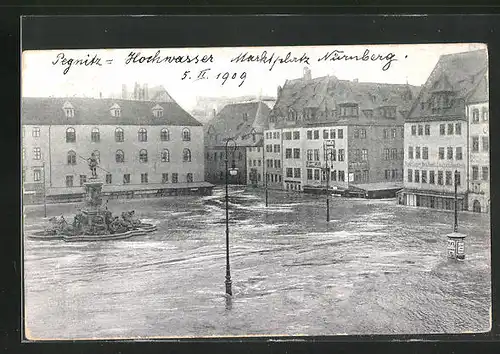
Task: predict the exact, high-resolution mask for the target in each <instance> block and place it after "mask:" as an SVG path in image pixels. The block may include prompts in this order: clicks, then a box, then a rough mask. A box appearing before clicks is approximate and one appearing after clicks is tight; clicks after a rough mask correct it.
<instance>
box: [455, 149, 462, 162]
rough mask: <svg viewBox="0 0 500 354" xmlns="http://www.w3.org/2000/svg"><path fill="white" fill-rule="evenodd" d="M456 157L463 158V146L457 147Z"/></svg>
mask: <svg viewBox="0 0 500 354" xmlns="http://www.w3.org/2000/svg"><path fill="white" fill-rule="evenodd" d="M455 159H457V160H462V148H461V147H457V148H456V150H455Z"/></svg>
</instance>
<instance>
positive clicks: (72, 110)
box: [63, 101, 75, 118]
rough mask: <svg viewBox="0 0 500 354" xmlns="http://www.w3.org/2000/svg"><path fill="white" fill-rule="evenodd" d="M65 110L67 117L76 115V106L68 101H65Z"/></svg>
mask: <svg viewBox="0 0 500 354" xmlns="http://www.w3.org/2000/svg"><path fill="white" fill-rule="evenodd" d="M63 110H64V114H65V115H66V118H72V117H74V116H75V107H73V105H72V104H71V103H69V102H68V101H66V102H64V105H63Z"/></svg>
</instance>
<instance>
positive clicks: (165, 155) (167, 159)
mask: <svg viewBox="0 0 500 354" xmlns="http://www.w3.org/2000/svg"><path fill="white" fill-rule="evenodd" d="M161 162H170V151H168V149H163V150H162V152H161Z"/></svg>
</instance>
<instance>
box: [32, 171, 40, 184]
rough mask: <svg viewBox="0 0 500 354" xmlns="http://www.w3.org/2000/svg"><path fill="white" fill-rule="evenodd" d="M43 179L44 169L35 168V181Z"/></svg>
mask: <svg viewBox="0 0 500 354" xmlns="http://www.w3.org/2000/svg"><path fill="white" fill-rule="evenodd" d="M41 179H42V171H41V170H33V181H35V182H40V180H41Z"/></svg>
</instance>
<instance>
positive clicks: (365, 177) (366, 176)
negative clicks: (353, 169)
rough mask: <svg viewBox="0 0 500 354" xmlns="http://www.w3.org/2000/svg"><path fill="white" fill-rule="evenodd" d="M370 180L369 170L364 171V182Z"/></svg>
mask: <svg viewBox="0 0 500 354" xmlns="http://www.w3.org/2000/svg"><path fill="white" fill-rule="evenodd" d="M369 178H370V177H369V174H368V170H363V182H368V180H369Z"/></svg>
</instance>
